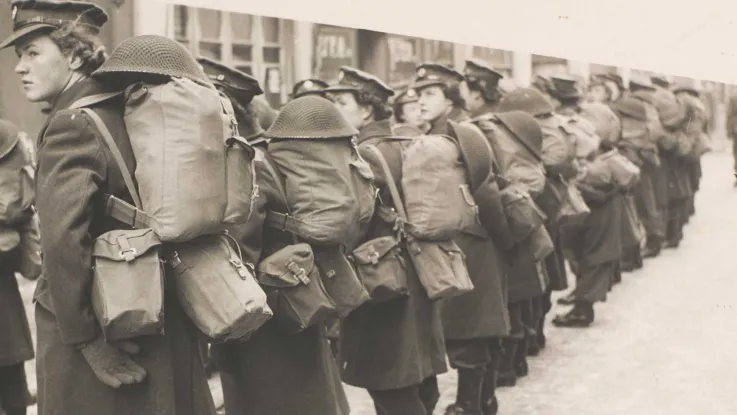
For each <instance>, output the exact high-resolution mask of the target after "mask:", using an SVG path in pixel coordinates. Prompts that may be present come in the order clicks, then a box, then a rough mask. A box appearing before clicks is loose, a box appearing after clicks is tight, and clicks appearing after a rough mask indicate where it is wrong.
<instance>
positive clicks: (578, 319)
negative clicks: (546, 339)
mask: <svg viewBox="0 0 737 415" xmlns="http://www.w3.org/2000/svg"><path fill="white" fill-rule="evenodd" d="M593 322H594V305H593V304H592V303H589V302H577V303H576V305H575V306H573V309H572V310H571V311H569V312H568V313H566V314H562V315H559V316H556V317H555V318H554V319H553V324H555V325H556V326H558V327H588V326H590V325H591V323H593Z"/></svg>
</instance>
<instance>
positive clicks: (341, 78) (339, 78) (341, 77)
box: [338, 71, 345, 81]
mask: <svg viewBox="0 0 737 415" xmlns="http://www.w3.org/2000/svg"><path fill="white" fill-rule="evenodd" d="M343 78H345V72H343V71H340V72H339V73H338V80H339V81H342V80H343Z"/></svg>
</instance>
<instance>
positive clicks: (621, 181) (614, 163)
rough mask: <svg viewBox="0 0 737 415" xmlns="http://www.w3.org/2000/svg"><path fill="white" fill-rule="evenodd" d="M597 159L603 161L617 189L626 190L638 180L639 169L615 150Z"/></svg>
mask: <svg viewBox="0 0 737 415" xmlns="http://www.w3.org/2000/svg"><path fill="white" fill-rule="evenodd" d="M599 158H600V159H601V160H603V161H605V162H606V163H607V164H608V165H609V168H610V169H611V172H612V179H613V180H614V183H616V184H617V185H618V186H619V187H622V188H625V189H628V188H631V187H632V186H634V185H635V183H637V181H638V180H640V168H639V167H637V166H636V165H635V164H634V163H633V162H631V161H630V160H629V159H628V158H627V157H625V156H623V155H622V154H621V153H620V152H619V151H618V150H617V149H613V150H610V151H607V152H606V153H604V154H601V155H600V156H599Z"/></svg>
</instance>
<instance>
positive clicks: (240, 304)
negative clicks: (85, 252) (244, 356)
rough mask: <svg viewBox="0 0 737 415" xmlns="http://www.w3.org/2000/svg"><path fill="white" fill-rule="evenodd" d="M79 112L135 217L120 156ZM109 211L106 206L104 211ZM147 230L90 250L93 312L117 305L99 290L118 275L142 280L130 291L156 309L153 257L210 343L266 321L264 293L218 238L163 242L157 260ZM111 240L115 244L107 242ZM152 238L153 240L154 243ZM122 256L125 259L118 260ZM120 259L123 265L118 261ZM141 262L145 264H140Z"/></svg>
mask: <svg viewBox="0 0 737 415" xmlns="http://www.w3.org/2000/svg"><path fill="white" fill-rule="evenodd" d="M82 111H83V112H84V113H85V114H87V115H88V116H89V117H90V119H92V121H93V122H94V123H95V125H96V126H97V128H98V130H99V131H100V133H101V135H102V137H103V139H104V140H105V142H106V144H107V146H108V148H110V150H111V152H112V153H113V156H114V158H115V160H116V163H117V164H118V166H119V168H120V170H121V172H122V175H123V178H124V181H125V183H126V187H127V188H128V191H129V193H130V194H131V196H132V198H133V200H134V203H135V212H141V211H142V208H141V200H140V198H139V196H138V192H137V190H136V187H135V185H134V182H133V176H132V175H131V173H130V172H129V171H128V169H127V167H126V165H125V162H124V160H123V156H122V155H121V154H120V150H119V149H118V148H117V145H116V144H115V141H114V140H113V138H112V136H111V135H110V131H109V130H108V129H107V127H106V126H105V124H104V122H103V121H102V119H101V118H100V117H99V116H98V115H97V114H96V113H95V112H94V111H92V110H90V109H88V108H84V109H82ZM110 206H111V205H109V204H108V207H110ZM113 206H114V205H113ZM113 213H115V212H113ZM117 213H118V215H117V216H116V215H115V214H111V216H112V217H114V218H116V219H119V220H121V219H127V221H126V220H123V223H126V224H127V225H129V226H132V227H134V228H137V227H140V222H139V221H137V220H136V219H137V218H138V217H137V216H135V215H134V216H132V217H130V216H129V217H126V216H125V215H119V213H120V211H118V212H117ZM147 230H153V229H152V228H143V229H134V230H131V231H128V230H116V231H111V232H114V234H112V235H108V234H109V233H108V234H103V235H102V236H101V237H100V243H99V244H98V243H96V244H95V249H93V257H95V259H96V264H95V267H96V272H95V282H93V289H94V287H95V283H97V285H98V286H99V287H100V289H99V290H98V291H99V292H100V293H103V294H106V295H105V296H100V298H99V301H98V305H99V307H97V309H98V310H105V309H109V307H107V308H106V304H109V303H110V302H113V303H114V302H115V301H117V300H115V299H111V298H110V296H112V295H113V293H116V295H117V291H110V290H103V288H104V285H103V283H104V282H109V281H110V280H112V279H116V280H117V281H116V283H119V284H125V283H126V282H127V281H128V280H130V279H131V278H126V277H121V276H120V275H119V274H120V273H124V274H125V276H137V278H140V279H143V278H145V284H144V282H141V283H140V284H138V285H136V286H134V287H133V289H134V291H136V290H143V289H148V290H149V291H150V292H149V293H146V294H145V295H144V294H139V295H140V296H141V298H144V299H145V298H151V300H150V301H149V302H148V303H147V304H148V305H149V307H150V308H154V307H159V303H154V302H153V294H156V298H158V297H159V296H158V293H161V298H163V281H162V278H163V275H162V271H161V270H159V269H158V268H157V270H156V271H155V270H154V269H153V266H152V265H151V264H153V262H154V261H153V259H154V257H155V259H156V260H157V261H158V262H166V263H167V264H168V265H169V267H170V269H171V270H172V271H173V276H174V287H175V292H176V296H177V298H178V299H179V301H180V305H181V306H182V308H183V310H184V312H185V313H186V314H187V315H188V317H189V318H190V319H191V320H192V322H193V323H194V324H195V326H196V327H197V328H198V329H200V331H201V332H202V333H203V334H205V335H206V336H207V337H209V338H210V339H211V340H213V341H221V340H231V339H238V338H242V337H245V336H248V335H249V334H250V333H251V332H253V331H254V330H256V329H257V328H258V327H260V326H261V325H262V324H263V323H264V322H265V321H266V320H267V319H268V318H269V317H270V316H271V311H270V310H269V308H268V305H267V303H266V298H265V295H264V292H263V290H262V289H261V288H260V286H259V285H258V284H256V283H255V279H254V278H255V277H254V275H253V274H252V271H251V269H249V268H248V267H247V266H245V265H244V264H243V262H242V259H241V258H240V255H235V254H234V251H233V247H232V246H230V245H229V244H228V243H224V242H223V240H222V238H224V237H225V236H224V235H223V234H214V233H211V234H208V235H201V237H198V238H194V239H192V240H189V241H186V242H180V243H173V242H169V243H168V244H167V246H166V251H167V255H166V257H162V252H161V248H162V241H161V240H160V238H159V237H158V233H157V232H155V230H153V231H154V234H153V235H152V233H151V232H146V231H147ZM119 233H122V234H123V236H125V237H123V238H121V237H120V236H119V235H118V234H119ZM128 233H131V235H132V236H133V237H136V236H137V237H138V238H139V239H135V238H133V237H127V236H126V235H127V234H128ZM144 235H145V237H144ZM112 236H114V237H115V238H114V239H112V242H110V240H111V237H112ZM154 236H156V237H155V238H154ZM105 242H107V243H108V244H110V243H114V244H118V245H120V247H119V248H120V249H118V251H119V253H118V254H117V255H118V256H117V258H118V261H117V265H118V268H125V267H123V265H126V266H127V268H125V271H123V270H120V271H118V268H115V269H113V267H112V265H111V264H110V261H112V259H113V258H112V257H113V256H114V255H113V254H115V249H117V248H118V246H114V248H115V249H112V250H111V249H105V248H107V247H106V245H105ZM131 242H137V243H138V244H140V246H133V245H132V244H131ZM128 245H130V247H128ZM236 245H237V244H236ZM129 248H130V249H129ZM110 252H113V254H110ZM126 252H127V254H126V255H123V254H125V253H126ZM144 253H146V254H148V256H146V257H141V259H139V257H137V256H136V255H144ZM121 256H122V259H124V260H125V261H122V260H121V259H120V258H121ZM143 259H149V260H147V261H144V260H143ZM102 261H107V262H108V266H106V267H102V268H101V267H99V266H98V263H99V262H102ZM134 268H135V269H134ZM138 268H140V269H138ZM141 281H143V280H141ZM121 289H122V287H121ZM120 304H121V307H120V309H124V308H125V305H126V304H127V303H120ZM135 305H136V304H134V303H131V305H130V307H131V308H135V307H134V306H135ZM139 308H140V306H139ZM133 311H135V310H133ZM161 314H162V315H163V304H162V305H161ZM99 317H100V316H99V315H98V318H99ZM103 317H104V316H103ZM101 320H102V321H104V322H105V324H108V322H109V321H110V319H101ZM162 321H163V317H161V318H160V319H159V320H157V322H162ZM162 327H163V325H162ZM120 332H121V333H120V334H119V335H117V336H116V337H120V336H126V337H135V336H137V335H142V334H147V333H143V330H142V329H135V325H133V326H130V327H128V328H127V329H126V327H122V328H121V329H120ZM111 333H112V332H111Z"/></svg>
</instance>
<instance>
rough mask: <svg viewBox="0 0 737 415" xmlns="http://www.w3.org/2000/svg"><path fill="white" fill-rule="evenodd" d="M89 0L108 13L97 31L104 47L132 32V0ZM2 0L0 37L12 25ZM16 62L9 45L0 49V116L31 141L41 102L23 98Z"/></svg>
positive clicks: (37, 127)
mask: <svg viewBox="0 0 737 415" xmlns="http://www.w3.org/2000/svg"><path fill="white" fill-rule="evenodd" d="M149 1H150V0H149ZM92 2H93V3H95V4H97V5H99V6H100V7H101V8H103V9H104V10H105V11H106V12H107V13H108V15H109V17H110V20H109V21H108V23H106V24H105V26H104V27H103V30H102V31H101V33H100V37H101V38H102V40H103V43H104V44H105V46H106V47H107V48H108V50H112V48H113V47H114V46H115V45H117V44H118V43H120V41H122V40H123V39H125V38H127V37H130V36H131V35H132V34H133V11H134V5H133V3H134V2H133V1H132V0H123V1H120V0H119V1H118V2H119V3H122V4H121V5H120V6H119V7H118V6H116V5H115V2H113V1H112V0H92ZM6 3H8V1H7V0H6V1H1V2H0V7H1V8H0V37H2V38H3V39H4V38H5V36H7V35H8V34H9V33H10V29H11V28H12V21H11V20H10V14H9V13H7V12H6V11H7V10H8V9H9V8H8V7H7V4H6ZM151 3H154V2H151ZM16 63H17V59H16V56H15V53H14V51H13V49H5V50H3V51H0V118H5V119H7V120H10V121H12V122H13V123H15V124H17V125H18V126H19V127H20V128H21V129H22V130H23V131H25V132H26V133H28V134H29V136H30V137H32V138H34V140H33V141H34V142H35V137H36V136H37V135H38V133H39V130H40V129H41V127H42V126H43V124H44V122H45V121H46V116H45V115H43V114H42V113H41V110H42V108H43V105H42V104H33V103H30V102H28V101H27V100H26V98H25V95H24V94H23V92H22V90H21V88H20V83H19V78H18V76H17V75H15V74H14V70H13V69H14V67H15V65H16Z"/></svg>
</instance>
